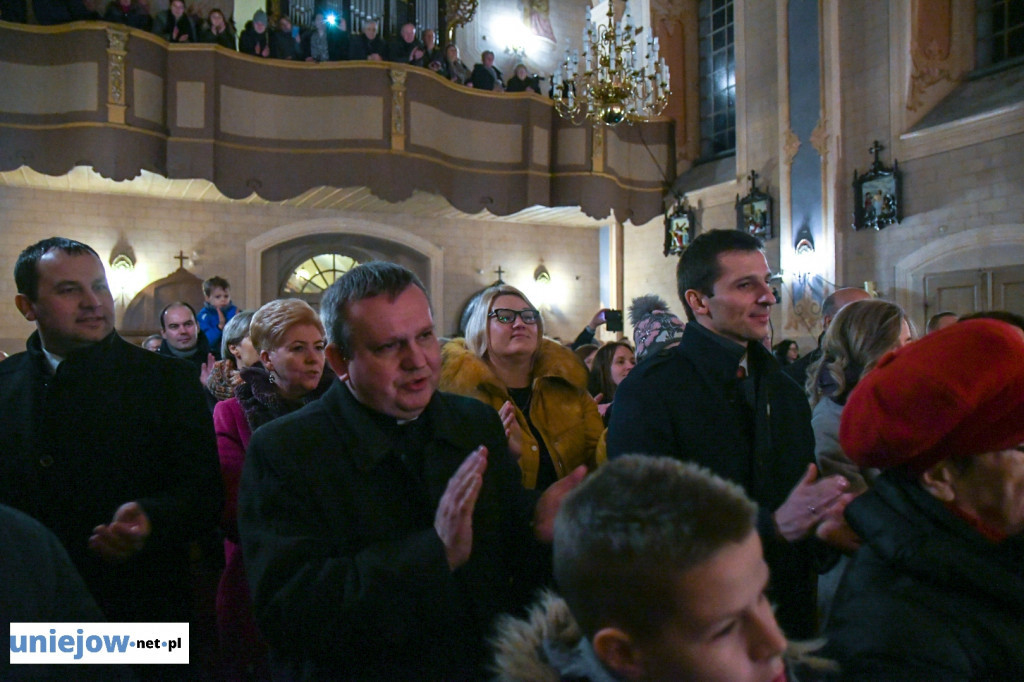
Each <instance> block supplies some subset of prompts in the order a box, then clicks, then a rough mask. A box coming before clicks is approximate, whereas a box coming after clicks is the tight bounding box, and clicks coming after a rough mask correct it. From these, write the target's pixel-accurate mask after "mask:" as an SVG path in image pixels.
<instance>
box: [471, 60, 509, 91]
mask: <svg viewBox="0 0 1024 682" xmlns="http://www.w3.org/2000/svg"><path fill="white" fill-rule="evenodd" d="M492 68H493V69H494V73H493V74H492V73H491V72H490V71H489V70H488V69H487V67H486V66H484V65H483V64H475V65H474V66H473V73H472V74H470V76H469V82H470V83H472V84H473V87H474V88H476V89H477V90H483V91H485V92H486V91H491V90H494V86H495V85H496V84H497V85H500V86H501V87H500V88H498V89H499V90H504V89H505V81H503V80H502V78H501V71H500V70H499V69H498V67H496V66H494V67H492Z"/></svg>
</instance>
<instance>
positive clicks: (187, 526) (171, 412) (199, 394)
mask: <svg viewBox="0 0 1024 682" xmlns="http://www.w3.org/2000/svg"><path fill="white" fill-rule="evenodd" d="M153 359H154V360H156V359H158V358H153ZM160 364H161V366H162V367H161V373H162V374H163V380H164V381H163V386H164V387H165V388H164V390H165V391H166V393H165V394H164V395H166V396H168V399H167V400H166V401H165V403H164V404H165V405H166V417H165V419H164V420H162V421H163V423H164V424H166V425H167V433H166V434H165V437H164V439H163V442H164V443H165V444H166V447H165V448H164V449H163V452H161V453H160V456H161V457H163V458H164V460H165V463H166V465H167V470H168V471H174V472H176V474H175V476H174V477H173V478H172V479H171V480H168V481H167V487H166V488H164V489H163V490H162V491H160V492H158V493H154V494H151V495H148V496H146V497H142V498H140V499H138V500H137V502H138V503H139V504H140V505H142V508H143V509H144V510H145V511H146V514H147V515H148V516H149V520H150V522H151V523H152V526H153V537H154V538H161V539H164V540H167V541H170V542H176V541H188V540H192V539H195V538H197V537H201V536H202V535H204V534H205V533H206V532H207V531H209V530H210V529H211V528H212V527H213V526H214V525H215V524H216V523H217V520H218V518H219V516H220V513H221V505H222V504H223V501H224V491H223V486H222V484H221V478H220V467H219V464H218V460H217V441H216V439H215V437H214V433H213V421H212V420H211V418H210V411H209V410H208V409H207V406H206V397H205V396H206V393H205V391H204V390H203V387H202V386H201V385H200V384H199V382H198V381H197V380H196V376H195V370H194V369H193V367H192V366H191V365H189V364H186V363H184V362H163V361H161V362H160ZM154 454H155V453H154ZM125 501H126V502H127V501H128V500H125Z"/></svg>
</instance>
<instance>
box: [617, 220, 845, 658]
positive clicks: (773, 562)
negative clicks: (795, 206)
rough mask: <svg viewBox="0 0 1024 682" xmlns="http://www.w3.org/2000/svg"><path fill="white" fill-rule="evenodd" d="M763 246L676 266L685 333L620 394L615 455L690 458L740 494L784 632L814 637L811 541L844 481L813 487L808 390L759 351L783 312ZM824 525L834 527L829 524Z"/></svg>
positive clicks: (734, 236)
mask: <svg viewBox="0 0 1024 682" xmlns="http://www.w3.org/2000/svg"><path fill="white" fill-rule="evenodd" d="M761 248H762V244H761V242H760V240H758V239H757V238H756V237H752V236H750V235H748V234H746V233H744V232H741V231H738V230H713V231H711V232H707V233H704V234H702V235H700V236H699V237H698V238H697V239H695V240H694V241H693V243H692V244H691V245H690V247H689V248H688V249H687V250H686V251H685V252H684V253H683V255H682V256H681V257H680V260H679V267H678V270H677V281H678V287H679V297H680V300H682V302H683V306H684V307H685V309H686V314H687V317H688V319H689V324H687V325H686V328H685V331H684V332H683V338H682V341H681V343H680V344H679V345H678V346H676V347H675V348H672V349H670V350H667V351H661V352H659V353H658V354H657V355H655V356H654V357H652V358H650V359H649V360H647V361H645V362H644V363H642V364H640V365H638V366H637V367H636V369H634V370H633V372H631V373H630V375H629V376H628V377H627V378H626V379H625V380H624V381H623V382H622V384H621V385H620V386H619V388H618V390H617V391H616V393H615V409H614V410H612V420H611V423H610V424H609V428H608V456H609V457H610V458H613V457H617V456H620V455H624V454H630V453H639V454H649V455H667V456H671V457H676V458H678V459H681V460H684V461H691V462H696V463H698V464H701V465H703V466H705V467H707V468H709V469H710V470H711V471H713V472H714V473H716V474H718V475H719V476H722V477H723V478H727V479H729V480H732V481H734V482H736V483H739V484H740V485H742V486H743V487H744V489H745V490H746V492H747V494H748V495H749V496H750V497H751V498H752V499H753V500H754V501H755V502H757V504H758V506H759V512H758V532H759V533H760V535H761V540H762V543H763V545H764V552H765V559H766V560H767V562H768V565H769V566H770V567H771V571H772V586H773V587H772V590H771V592H770V595H771V596H772V598H773V599H774V600H775V601H776V602H777V603H778V611H777V616H778V620H779V623H780V624H781V625H782V627H783V629H784V630H785V631H786V633H787V634H788V635H790V636H793V637H797V638H800V637H810V636H813V635H814V634H815V633H816V629H817V624H816V616H815V589H816V574H815V570H814V569H815V561H814V560H815V555H818V554H820V555H821V557H822V558H825V557H827V556H828V555H829V552H827V551H825V550H826V548H825V546H824V545H822V544H821V543H820V542H819V541H818V540H816V539H815V533H816V531H817V529H818V528H819V526H822V528H821V533H822V534H825V533H826V532H831V531H833V530H834V529H835V527H836V526H839V525H840V524H841V516H840V515H841V512H842V505H843V504H844V503H845V502H846V501H848V500H847V498H846V496H844V494H843V490H844V489H845V487H846V480H845V479H843V478H842V477H839V476H833V477H830V478H826V479H823V480H817V472H816V470H815V469H814V466H813V462H814V434H813V433H812V431H811V412H810V408H809V407H808V403H807V399H806V398H805V397H804V395H803V392H802V391H801V390H800V389H799V388H798V387H797V386H796V384H794V383H793V382H792V381H791V380H790V379H788V378H787V377H785V376H783V375H782V374H781V372H780V371H779V366H778V364H777V363H776V361H775V359H774V358H773V357H772V355H771V353H770V352H769V351H767V350H766V349H765V348H764V346H762V345H761V339H762V338H764V337H765V336H766V335H767V334H768V331H769V314H770V310H771V306H772V305H774V304H775V298H774V296H773V295H772V289H771V286H770V282H769V280H770V278H771V272H770V270H769V268H768V263H767V261H766V259H765V256H764V253H763V252H762V251H761ZM826 521H827V524H826V523H824V522H826Z"/></svg>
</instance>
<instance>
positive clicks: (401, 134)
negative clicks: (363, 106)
mask: <svg viewBox="0 0 1024 682" xmlns="http://www.w3.org/2000/svg"><path fill="white" fill-rule="evenodd" d="M388 73H389V74H390V75H391V149H393V150H395V151H399V152H400V151H405V76H406V71H405V69H391V70H390V71H389V72H388Z"/></svg>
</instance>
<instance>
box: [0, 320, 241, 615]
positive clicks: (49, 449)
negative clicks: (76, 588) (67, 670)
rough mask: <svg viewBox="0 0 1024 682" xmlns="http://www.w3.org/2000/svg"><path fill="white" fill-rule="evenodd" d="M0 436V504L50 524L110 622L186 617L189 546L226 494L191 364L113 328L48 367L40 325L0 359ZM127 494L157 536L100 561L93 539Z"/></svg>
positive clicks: (211, 523) (216, 516)
mask: <svg viewBox="0 0 1024 682" xmlns="http://www.w3.org/2000/svg"><path fill="white" fill-rule="evenodd" d="M0 444H2V445H0V502H2V503H4V504H8V505H10V506H12V507H14V508H16V509H20V510H21V511H23V512H25V513H27V514H29V515H31V516H34V517H35V518H36V519H38V520H39V521H41V522H42V523H43V524H44V525H45V526H47V527H48V528H49V529H50V530H52V531H53V532H54V534H55V535H56V536H57V537H58V538H59V539H60V541H61V543H62V544H63V545H64V547H65V549H67V552H68V555H69V556H70V557H71V560H72V561H73V562H74V564H75V567H76V568H77V569H78V571H79V573H81V575H82V577H83V578H84V579H85V582H86V585H88V586H89V589H90V590H91V591H92V594H93V596H94V597H95V598H96V602H97V603H98V604H99V606H100V608H102V609H103V611H104V613H105V614H106V616H107V619H108V620H111V621H163V620H170V621H182V620H187V618H188V614H189V608H190V604H189V599H188V595H189V593H190V578H189V561H188V544H189V541H191V540H193V539H195V538H197V537H199V536H200V535H202V534H204V533H205V532H207V531H209V530H211V529H213V528H214V527H215V526H216V524H217V521H218V520H219V517H220V507H221V499H222V495H223V493H222V488H221V482H220V471H219V466H218V461H217V446H216V442H215V440H214V435H213V422H212V420H211V419H210V415H209V412H208V411H207V410H206V409H205V407H204V403H203V397H202V388H201V387H200V386H199V382H198V381H196V377H195V374H194V371H193V369H192V368H191V367H189V366H188V365H187V364H186V363H184V362H181V361H178V360H168V359H166V358H162V357H160V356H159V355H157V354H156V353H152V352H150V351H147V350H143V349H142V348H139V347H137V346H134V345H132V344H129V343H127V342H126V341H124V340H123V339H121V337H119V336H118V335H117V333H116V332H115V333H111V334H110V336H108V337H107V338H106V339H104V340H103V341H101V342H99V343H97V344H95V345H93V346H90V347H88V348H84V349H81V350H76V351H73V352H71V353H69V354H68V357H67V358H66V359H65V360H64V361H63V362H62V363H61V364H60V366H59V367H58V368H57V373H56V375H51V374H50V372H49V365H48V363H47V360H46V358H45V356H44V355H43V353H42V350H41V348H40V344H39V336H38V333H35V334H33V335H32V337H31V338H30V339H29V342H28V351H27V352H24V353H19V354H18V355H15V356H13V357H11V358H9V359H7V360H4V361H3V362H0ZM131 501H137V502H138V503H139V504H140V505H141V506H142V508H143V509H144V510H145V512H146V514H147V515H148V516H149V520H150V522H151V524H152V534H151V535H150V536H149V538H148V540H147V541H146V544H145V547H144V549H143V550H142V551H141V552H139V553H138V554H136V555H135V556H134V557H132V558H131V559H129V560H128V561H126V562H124V563H121V564H111V563H108V562H105V561H103V560H102V559H100V558H98V557H97V556H96V555H94V554H93V553H92V552H90V551H89V550H88V547H87V544H88V541H89V536H90V535H91V534H92V529H93V528H94V527H95V526H97V525H99V524H106V523H110V521H111V518H112V517H113V515H114V512H115V511H116V510H117V508H118V507H120V506H121V505H122V504H124V503H126V502H131Z"/></svg>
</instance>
